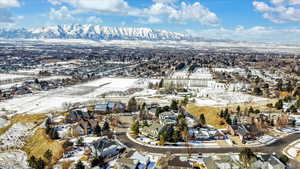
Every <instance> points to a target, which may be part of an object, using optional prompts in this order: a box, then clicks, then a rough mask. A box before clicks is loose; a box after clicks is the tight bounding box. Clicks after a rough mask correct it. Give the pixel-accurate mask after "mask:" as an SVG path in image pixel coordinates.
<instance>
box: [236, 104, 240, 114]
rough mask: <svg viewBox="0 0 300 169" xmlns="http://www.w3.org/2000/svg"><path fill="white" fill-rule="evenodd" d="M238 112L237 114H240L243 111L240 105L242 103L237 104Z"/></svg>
mask: <svg viewBox="0 0 300 169" xmlns="http://www.w3.org/2000/svg"><path fill="white" fill-rule="evenodd" d="M236 112H237V114H240V113H241V107H240V105H238V106H237V108H236Z"/></svg>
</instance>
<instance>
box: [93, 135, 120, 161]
mask: <svg viewBox="0 0 300 169" xmlns="http://www.w3.org/2000/svg"><path fill="white" fill-rule="evenodd" d="M89 148H90V150H91V152H92V154H93V155H96V156H101V157H103V158H104V159H105V158H110V157H114V156H116V155H118V154H120V153H122V152H123V151H124V150H125V148H124V147H123V146H122V145H120V144H119V143H117V142H116V141H112V140H110V139H108V138H107V137H102V138H100V139H99V140H96V141H94V142H93V143H92V144H91V145H90V146H89Z"/></svg>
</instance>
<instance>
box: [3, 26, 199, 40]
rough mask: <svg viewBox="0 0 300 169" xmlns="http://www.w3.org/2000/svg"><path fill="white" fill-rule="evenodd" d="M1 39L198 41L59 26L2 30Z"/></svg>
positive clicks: (145, 32) (138, 30)
mask: <svg viewBox="0 0 300 169" xmlns="http://www.w3.org/2000/svg"><path fill="white" fill-rule="evenodd" d="M0 38H7V39H14V38H24V39H89V40H150V41H155V40H172V41H180V40H187V41H198V40H203V39H201V38H196V37H192V36H190V35H187V34H182V33H176V32H169V31H165V30H155V29H151V28H128V27H106V26H100V25H57V26H47V27H42V28H31V29H25V28H18V29H8V28H6V29H0Z"/></svg>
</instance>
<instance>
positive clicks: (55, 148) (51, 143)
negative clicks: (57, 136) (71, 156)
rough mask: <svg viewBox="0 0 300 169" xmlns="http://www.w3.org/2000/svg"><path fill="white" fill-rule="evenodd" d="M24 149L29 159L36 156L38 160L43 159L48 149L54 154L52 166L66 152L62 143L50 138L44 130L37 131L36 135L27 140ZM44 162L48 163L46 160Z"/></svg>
mask: <svg viewBox="0 0 300 169" xmlns="http://www.w3.org/2000/svg"><path fill="white" fill-rule="evenodd" d="M22 149H23V151H25V152H26V153H27V155H28V157H31V156H35V157H36V158H39V157H42V158H43V155H44V153H45V152H46V151H47V150H48V149H49V150H51V151H52V154H53V156H52V163H51V164H54V163H55V162H56V161H58V160H59V159H60V158H61V157H62V155H63V151H64V149H63V146H62V142H58V141H55V140H52V139H51V138H49V137H48V135H47V134H46V132H45V129H43V128H39V129H37V130H36V132H35V134H34V135H33V136H31V137H30V138H29V139H28V140H27V142H26V144H25V146H24V147H23V148H22ZM44 160H45V161H47V160H46V159H44Z"/></svg>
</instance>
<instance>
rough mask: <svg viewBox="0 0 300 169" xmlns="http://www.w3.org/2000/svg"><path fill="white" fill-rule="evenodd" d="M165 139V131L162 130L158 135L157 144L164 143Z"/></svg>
mask: <svg viewBox="0 0 300 169" xmlns="http://www.w3.org/2000/svg"><path fill="white" fill-rule="evenodd" d="M166 139H167V132H163V133H162V134H160V135H159V144H160V145H165V143H166Z"/></svg>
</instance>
